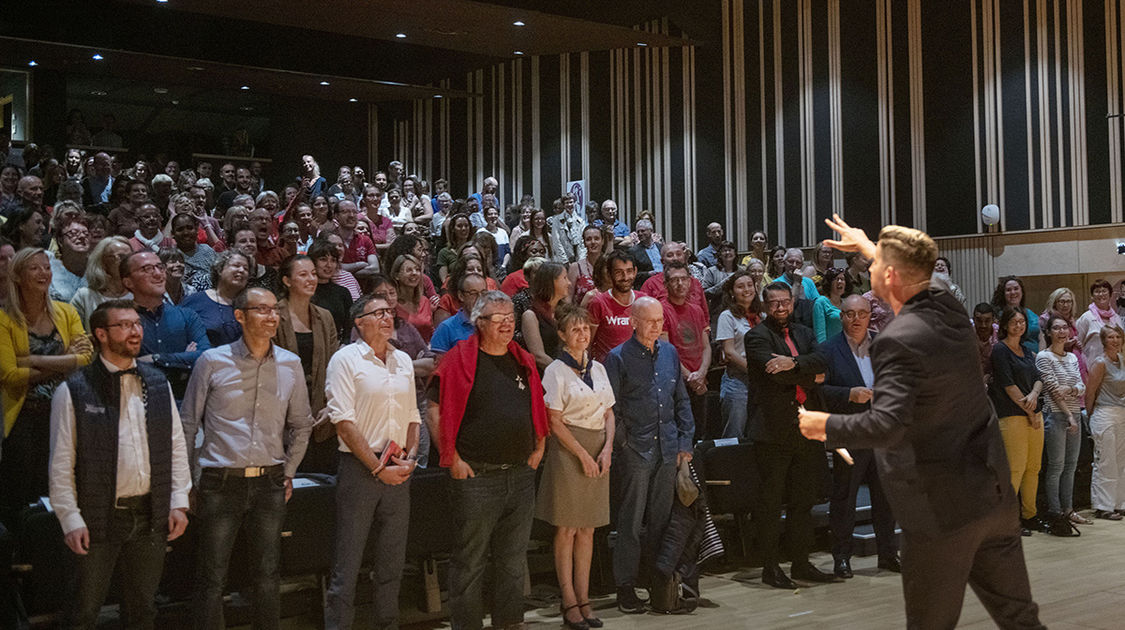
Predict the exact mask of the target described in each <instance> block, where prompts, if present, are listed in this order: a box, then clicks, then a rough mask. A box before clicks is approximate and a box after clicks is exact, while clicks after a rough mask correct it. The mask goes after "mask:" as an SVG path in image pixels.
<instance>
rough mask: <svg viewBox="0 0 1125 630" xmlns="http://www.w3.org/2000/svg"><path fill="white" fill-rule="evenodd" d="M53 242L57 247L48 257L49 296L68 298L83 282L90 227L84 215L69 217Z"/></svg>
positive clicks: (65, 299) (69, 299) (59, 299)
mask: <svg viewBox="0 0 1125 630" xmlns="http://www.w3.org/2000/svg"><path fill="white" fill-rule="evenodd" d="M56 242H57V243H58V245H59V251H58V254H57V255H55V256H52V257H51V299H52V300H55V301H56V302H70V301H71V300H72V299H74V294H75V293H77V292H78V290H79V289H81V288H82V287H84V286H86V276H85V273H86V265H87V264H88V263H89V259H90V228H89V227H88V226H87V225H86V219H85V218H83V217H74V218H72V219H68V220H67V223H66V224H65V225H64V226H63V227H62V233H61V234H59V238H58V239H57V241H56Z"/></svg>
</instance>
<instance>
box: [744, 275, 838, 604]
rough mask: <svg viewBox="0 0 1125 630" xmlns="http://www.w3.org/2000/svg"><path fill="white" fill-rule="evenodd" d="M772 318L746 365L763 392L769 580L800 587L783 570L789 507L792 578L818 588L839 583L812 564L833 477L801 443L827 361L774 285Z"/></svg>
mask: <svg viewBox="0 0 1125 630" xmlns="http://www.w3.org/2000/svg"><path fill="white" fill-rule="evenodd" d="M765 308H766V319H765V320H763V321H762V323H760V324H758V325H757V326H755V327H754V328H753V329H751V330H750V332H748V333H746V338H745V341H746V364H747V372H748V373H749V375H750V381H751V390H752V391H757V392H758V393H759V395H758V397H757V400H756V401H755V402H757V403H758V406H759V408H760V413H754V414H751V419H750V438H751V439H752V440H753V441H754V454H755V459H756V460H757V461H756V463H757V467H758V474H759V476H760V477H761V480H762V487H761V491H760V492H759V495H758V501H757V507H756V509H755V510H754V513H753V516H754V520H755V521H757V522H758V527H757V531H758V549H759V550H760V552H761V554H762V560H763V565H762V581H763V582H765V583H766V584H769V585H770V586H776V587H778V588H786V589H792V588H796V584H794V583H793V581H792V580H791V579H789V577H788V576H787V575H785V572H784V571H782V570H781V567H779V566H778V559H779V557H780V550H779V549H778V541H779V539H780V537H781V524H780V522H779V521H780V519H781V506H782V504H784V505H786V506H787V509H786V512H785V514H786V517H785V528H786V531H787V533H788V536H787V539H788V542H789V558H790V560H791V561H792V566H791V569H790V572H791V573H792V575H793V577H794V578H797V579H799V580H807V581H810V582H831V581H834V578H833V576H832V575H830V574H827V573H822V572H821V571H820V570H819V569H817V568H816V567H814V566H813V565H812V563H810V562H809V550H810V549H812V545H813V527H812V514H811V511H812V506H813V504H814V503H815V502H816V495H817V489H818V487H819V486H820V483H819V482H820V480H821V479H823V476H822V475H824V474H825V473H826V471H825V467H826V465H827V464H826V461H825V457H824V447H823V446H821V445H820V444H818V443H817V442H814V441H812V440H807V439H805V438H803V437H801V434H800V432H799V431H798V430H797V408H798V407H799V406H800V405H803V404H805V402H806V400H807V399H808V397H809V396H815V395H817V394H818V392H817V391H816V385H817V384H818V383H821V382H823V381H824V369H825V364H824V357H823V356H822V355H821V354H820V353H819V352H817V347H816V335H815V334H814V333H813V331H812V330H811V329H809V328H806V327H804V326H802V325H800V324H798V323H796V322H792V321H790V316H791V314H792V309H793V294H792V293H791V291H790V289H789V285H787V284H785V283H784V282H774V283H773V284H771V285H769V286H767V287H766V289H765Z"/></svg>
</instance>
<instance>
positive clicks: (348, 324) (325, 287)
mask: <svg viewBox="0 0 1125 630" xmlns="http://www.w3.org/2000/svg"><path fill="white" fill-rule="evenodd" d="M312 303H313V304H316V305H317V306H319V307H320V308H323V309H324V310H326V311H328V312H329V313H332V321H333V322H335V323H336V338H337V339H339V340H340V341H341V342H342V343H348V342H349V341H351V338H352V318H351V314H350V313H349V311H350V310H351V308H352V294H351V293H350V292H349V291H348V290H347V289H345V288H344V287H342V286H340V285H338V284H335V283H332V282H324V283H321V284H318V285H316V293H314V294H313V298H312Z"/></svg>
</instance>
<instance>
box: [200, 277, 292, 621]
mask: <svg viewBox="0 0 1125 630" xmlns="http://www.w3.org/2000/svg"><path fill="white" fill-rule="evenodd" d="M232 306H233V308H234V312H235V318H236V319H237V320H238V323H239V324H240V325H241V326H242V335H241V337H240V338H239V339H238V340H236V341H234V342H233V343H231V344H229V345H226V346H223V347H219V348H212V349H211V350H208V351H207V352H204V353H203V355H202V356H200V357H199V360H198V361H197V362H196V365H195V370H194V371H192V374H191V380H190V381H189V382H188V388H187V395H186V396H185V397H184V405H183V421H184V439H185V440H186V441H187V445H188V460H189V461H190V462H191V463H192V469H193V470H198V471H199V472H198V479H199V483H198V485H197V490H196V492H195V494H196V513H197V514H198V518H199V524H198V525H197V527H198V528H199V532H198V542H197V546H196V552H197V553H196V592H195V597H194V601H193V603H192V611H193V616H194V618H195V627H196V628H208V629H211V628H224V627H226V626H225V622H224V621H223V585H224V584H225V582H226V577H227V567H228V565H229V562H230V556H231V550H232V548H233V547H234V542H235V535H236V534H237V533H238V531H239V529H244V530H245V533H246V537H245V539H246V540H247V544H248V545H249V547H250V550H249V554H248V556H247V560H246V561H247V563H248V564H249V567H248V568H249V575H250V576H252V577H251V585H250V586H251V588H250V592H251V593H252V596H251V610H252V612H251V615H250V618H251V623H252V624H253V626H254V627H256V628H277V627H278V625H279V621H280V616H281V594H280V589H279V587H280V575H279V567H280V558H279V556H280V544H281V525H282V521H283V520H284V518H285V503H286V501H288V500H289V497H290V495H291V494H292V493H293V476H294V475H296V473H297V465H298V464H300V462H301V457H302V456H304V454H305V448H306V446H307V445H308V439H309V432H310V431H311V428H312V418H311V417H310V416H309V399H308V393H307V392H306V390H305V388H304V387H302V385H303V384H304V375H303V374H302V371H301V359H300V358H299V357H297V355H295V354H293V353H292V352H289V351H288V350H285V349H283V348H280V347H278V346H276V345H275V344H274V343H273V337H274V334H275V333H276V332H277V324H278V316H277V299H276V298H274V296H273V294H272V293H270V292H269V291H266V290H265V289H247V290H245V291H242V292H240V293H239V294H238V295H237V297H236V298H235V300H234V303H233V304H232ZM200 427H202V429H203V446H202V448H200V449H196V448H195V444H196V433H197V432H198V431H199V429H200ZM251 427H252V428H253V430H248V429H249V428H251Z"/></svg>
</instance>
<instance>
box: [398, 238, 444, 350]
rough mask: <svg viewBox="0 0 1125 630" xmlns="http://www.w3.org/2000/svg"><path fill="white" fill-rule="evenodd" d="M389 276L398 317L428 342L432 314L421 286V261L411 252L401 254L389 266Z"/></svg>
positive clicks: (431, 327) (431, 330)
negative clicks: (396, 303)
mask: <svg viewBox="0 0 1125 630" xmlns="http://www.w3.org/2000/svg"><path fill="white" fill-rule="evenodd" d="M391 278H392V279H393V280H394V282H395V289H396V290H397V291H398V317H401V318H402V319H404V320H406V321H408V322H410V324H411V325H413V326H414V327H415V328H417V329H418V332H419V333H420V334H421V335H422V338H423V339H425V340H426V343H429V342H430V337H432V336H433V334H434V315H433V309H432V308H431V306H430V300H429V299H427V298H426V295H425V292H424V289H423V287H422V263H421V262H419V261H418V259H417V258H415V257H414V256H413V255H411V254H402V255H401V256H399V257H398V258H396V259H395V262H394V264H393V265H392V266H391Z"/></svg>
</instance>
